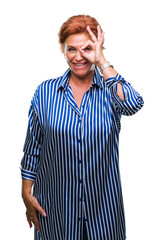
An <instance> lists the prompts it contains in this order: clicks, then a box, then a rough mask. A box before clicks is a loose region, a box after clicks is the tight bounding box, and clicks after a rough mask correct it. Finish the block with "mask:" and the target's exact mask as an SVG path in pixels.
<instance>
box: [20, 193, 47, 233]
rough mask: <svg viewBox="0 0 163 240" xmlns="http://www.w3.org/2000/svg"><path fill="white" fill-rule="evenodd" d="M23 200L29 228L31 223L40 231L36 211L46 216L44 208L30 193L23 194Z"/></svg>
mask: <svg viewBox="0 0 163 240" xmlns="http://www.w3.org/2000/svg"><path fill="white" fill-rule="evenodd" d="M22 197H23V201H24V204H25V206H26V209H27V210H26V216H27V221H28V223H29V226H30V228H31V227H32V223H33V224H34V226H35V227H36V229H37V231H38V232H40V231H41V229H40V224H39V221H38V217H37V211H38V212H39V213H40V214H41V215H42V216H43V217H46V213H45V211H44V209H43V208H42V207H41V206H40V204H39V202H38V200H37V198H35V197H34V196H33V195H32V194H31V193H28V194H24V195H23V196H22Z"/></svg>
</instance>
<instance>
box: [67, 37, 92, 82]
mask: <svg viewBox="0 0 163 240" xmlns="http://www.w3.org/2000/svg"><path fill="white" fill-rule="evenodd" d="M88 40H90V37H89V35H88V34H86V33H78V34H72V35H70V36H69V37H68V38H67V39H66V41H65V49H64V50H65V51H64V54H65V56H66V59H67V62H68V65H69V67H70V68H71V71H72V72H73V74H75V75H76V76H77V77H79V78H84V77H86V76H88V75H89V74H92V72H93V71H94V67H95V66H94V64H92V63H90V62H89V61H88V60H87V59H86V58H84V57H82V55H81V53H80V51H79V48H81V47H82V46H83V45H84V44H85V43H86V42H87V41H88ZM85 51H87V52H88V51H90V49H89V48H86V49H85Z"/></svg>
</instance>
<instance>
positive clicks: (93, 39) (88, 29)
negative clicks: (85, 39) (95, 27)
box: [86, 26, 97, 42]
mask: <svg viewBox="0 0 163 240" xmlns="http://www.w3.org/2000/svg"><path fill="white" fill-rule="evenodd" d="M86 29H87V31H88V33H89V35H90V37H91V39H92V41H93V42H96V41H97V38H96V36H95V35H94V33H93V32H92V31H91V29H90V26H87V28H86Z"/></svg>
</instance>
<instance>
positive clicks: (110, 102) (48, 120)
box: [21, 15, 143, 240]
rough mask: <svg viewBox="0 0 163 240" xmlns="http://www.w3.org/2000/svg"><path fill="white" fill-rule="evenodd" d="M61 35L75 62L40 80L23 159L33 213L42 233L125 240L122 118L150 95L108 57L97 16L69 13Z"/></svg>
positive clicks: (48, 237)
mask: <svg viewBox="0 0 163 240" xmlns="http://www.w3.org/2000/svg"><path fill="white" fill-rule="evenodd" d="M59 42H60V44H61V50H62V52H63V53H64V56H65V58H66V59H67V63H68V65H69V69H68V70H67V71H66V72H65V73H64V75H63V76H61V77H59V78H56V79H50V80H47V81H45V82H43V83H42V84H40V86H39V87H38V88H37V90H36V91H35V94H34V97H33V99H32V101H31V106H30V110H29V125H28V131H27V136H26V141H25V145H24V156H23V159H22V161H21V173H22V197H23V200H24V203H25V206H26V208H27V211H26V216H27V221H28V223H29V225H30V227H31V226H32V223H33V224H34V226H35V239H37V240H38V239H43V240H54V239H55V240H61V239H63V240H67V239H71V240H79V239H90V240H96V239H98V240H99V239H100V240H124V239H125V238H126V233H125V217H124V207H123V198H122V190H121V181H120V172H119V160H118V142H119V132H120V119H121V115H122V114H124V115H132V114H134V113H136V112H137V111H138V110H139V109H140V108H141V107H142V106H143V99H142V97H141V96H140V95H139V94H138V93H137V92H136V91H135V90H134V89H133V87H132V86H131V85H130V83H128V82H127V81H125V80H124V79H123V78H122V77H121V76H120V75H119V74H118V73H117V72H116V71H115V70H114V68H113V67H112V66H111V65H110V63H109V62H108V61H107V60H106V58H105V57H104V54H103V43H104V32H103V31H102V30H101V28H100V26H99V24H98V22H97V21H96V19H94V18H92V17H90V16H86V15H78V16H73V17H71V18H69V19H68V20H67V21H66V22H65V23H64V24H63V25H62V27H61V29H60V32H59ZM99 69H100V71H101V74H100V73H99ZM32 186H33V194H32Z"/></svg>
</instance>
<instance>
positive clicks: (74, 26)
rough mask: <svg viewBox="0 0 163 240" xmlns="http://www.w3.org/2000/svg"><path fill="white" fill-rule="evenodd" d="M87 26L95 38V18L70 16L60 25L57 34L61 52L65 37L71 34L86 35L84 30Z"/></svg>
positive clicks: (96, 24)
mask: <svg viewBox="0 0 163 240" xmlns="http://www.w3.org/2000/svg"><path fill="white" fill-rule="evenodd" d="M88 25H89V26H90V29H91V30H92V32H93V33H94V34H95V36H96V37H97V26H98V25H99V23H98V22H97V20H96V19H95V18H93V17H91V16H89V15H77V16H72V17H70V18H69V19H68V20H67V21H66V22H64V23H63V24H62V26H61V28H60V31H59V34H58V36H59V43H60V45H61V50H62V52H64V43H65V41H66V39H67V37H69V36H70V35H71V34H77V33H88V32H87V30H86V26H88Z"/></svg>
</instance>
